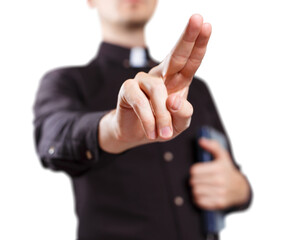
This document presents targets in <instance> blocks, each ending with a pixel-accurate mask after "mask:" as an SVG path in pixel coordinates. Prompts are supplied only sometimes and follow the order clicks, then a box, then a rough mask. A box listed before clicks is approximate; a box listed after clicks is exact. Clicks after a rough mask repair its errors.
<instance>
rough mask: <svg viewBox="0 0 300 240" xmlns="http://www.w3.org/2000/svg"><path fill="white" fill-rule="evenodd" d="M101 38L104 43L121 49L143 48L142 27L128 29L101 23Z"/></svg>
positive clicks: (144, 43) (143, 35) (143, 36)
mask: <svg viewBox="0 0 300 240" xmlns="http://www.w3.org/2000/svg"><path fill="white" fill-rule="evenodd" d="M101 25H102V38H103V40H104V41H105V42H109V43H112V44H116V45H120V46H123V47H129V48H131V47H145V46H146V42H145V34H144V26H139V27H129V26H120V25H112V24H106V23H104V22H102V24H101Z"/></svg>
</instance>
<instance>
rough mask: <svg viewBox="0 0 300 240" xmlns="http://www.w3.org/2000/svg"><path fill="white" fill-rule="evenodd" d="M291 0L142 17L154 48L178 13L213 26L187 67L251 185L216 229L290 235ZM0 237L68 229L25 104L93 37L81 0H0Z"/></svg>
mask: <svg viewBox="0 0 300 240" xmlns="http://www.w3.org/2000/svg"><path fill="white" fill-rule="evenodd" d="M298 6H299V5H298V3H297V1H296V0H285V1H283V0H281V1H278V0H251V1H241V0H227V1H224V0H210V1H204V0H184V1H183V0H172V1H171V0H161V1H160V4H159V6H158V10H157V12H156V14H155V16H154V18H153V20H152V21H151V22H150V24H149V26H148V28H147V36H148V38H147V41H148V43H149V44H148V45H149V47H150V49H151V53H152V55H153V57H154V58H156V59H157V60H162V59H163V58H164V56H165V55H166V54H167V53H168V51H169V50H170V49H171V47H172V46H173V45H174V43H175V42H176V40H177V39H178V37H179V35H180V33H181V31H182V29H183V28H184V26H185V24H186V22H187V20H188V17H189V16H190V15H191V14H192V13H201V14H202V15H203V16H204V18H205V20H207V21H208V22H210V23H211V24H212V26H213V35H212V38H211V41H210V44H209V48H208V51H207V55H206V57H205V60H204V62H203V64H202V66H201V68H200V69H199V71H198V73H197V75H198V76H201V77H202V78H204V79H205V80H206V82H207V83H208V85H209V86H210V89H211V91H212V92H213V95H214V98H215V100H216V103H217V105H218V108H219V111H220V114H221V116H222V118H223V121H224V123H225V126H226V128H227V131H228V132H229V135H230V137H231V141H232V144H233V147H234V152H235V156H236V159H237V160H238V162H239V163H240V164H241V165H242V168H243V170H244V172H245V174H246V175H247V176H248V177H249V179H250V181H251V183H252V186H253V189H254V202H253V205H252V207H251V208H250V210H248V211H246V212H243V213H239V214H233V215H230V216H228V217H227V228H226V229H225V230H224V231H223V232H222V239H223V240H234V239H244V240H248V239H249V240H253V239H300V233H299V231H298V227H299V218H298V215H299V212H300V207H299V203H300V194H299V191H300V190H299V189H300V187H299V185H300V174H299V167H300V164H299V160H300V159H299V149H300V148H299V135H300V127H299V122H300V117H299V103H300V94H299V93H298V92H299V86H300V85H299V83H298V82H299V81H300V67H299V57H300V47H299V43H300V34H299V29H300V27H299V25H300V14H299V7H298ZM0 27H1V28H0V98H1V99H0V107H1V108H0V109H1V117H0V121H1V124H0V141H1V142H0V149H1V153H0V156H1V165H0V169H1V172H0V226H1V227H0V239H5V240H6V239H34V240H36V239H38V240H40V239H43V240H47V239H49V240H53V239H75V230H76V218H75V215H74V203H73V196H72V191H71V185H70V181H69V179H68V178H67V177H66V176H65V175H64V174H62V173H56V174H54V173H53V172H51V171H47V170H44V169H42V167H41V166H40V163H39V160H38V158H37V156H36V154H35V151H34V145H33V127H32V120H33V114H32V105H33V101H34V97H35V93H36V90H37V87H38V83H39V80H40V78H41V77H42V75H43V74H44V73H45V72H46V71H48V70H50V69H53V68H55V67H59V66H66V65H81V64H85V63H87V62H88V61H89V60H90V59H91V58H92V57H93V56H94V55H95V53H96V50H97V48H98V44H99V42H100V39H101V33H100V27H99V23H98V18H97V14H96V12H95V11H93V10H90V9H89V8H88V7H87V5H86V2H85V0H51V1H38V0H24V1H21V0H15V1H1V3H0Z"/></svg>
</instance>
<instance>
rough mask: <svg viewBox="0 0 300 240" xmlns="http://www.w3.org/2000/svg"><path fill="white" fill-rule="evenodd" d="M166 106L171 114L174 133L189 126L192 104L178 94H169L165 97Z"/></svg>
mask: <svg viewBox="0 0 300 240" xmlns="http://www.w3.org/2000/svg"><path fill="white" fill-rule="evenodd" d="M167 108H168V110H169V111H170V113H171V116H172V124H173V129H174V134H175V135H178V134H180V133H181V132H183V131H184V130H186V129H187V128H188V127H189V126H190V123H191V118H192V115H193V106H192V105H191V104H190V102H189V101H187V100H186V99H185V98H184V97H181V96H180V95H179V94H171V95H170V96H169V97H168V99H167Z"/></svg>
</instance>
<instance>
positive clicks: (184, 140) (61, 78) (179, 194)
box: [34, 43, 249, 240]
mask: <svg viewBox="0 0 300 240" xmlns="http://www.w3.org/2000/svg"><path fill="white" fill-rule="evenodd" d="M129 54H130V49H127V48H123V47H119V46H116V45H112V44H108V43H102V44H101V47H100V50H99V52H98V54H97V56H96V57H95V59H94V60H92V61H91V62H90V63H89V64H88V65H86V66H82V67H70V68H61V69H57V70H54V71H51V72H49V73H47V74H46V75H45V76H44V77H43V79H42V81H41V84H40V87H39V90H38V93H37V97H36V102H35V106H34V112H35V121H34V125H35V141H36V148H37V152H38V155H39V157H40V159H41V161H42V163H43V165H44V166H45V167H48V168H51V169H53V170H61V171H65V172H66V173H67V174H69V175H70V177H71V179H72V183H73V188H74V195H75V203H76V213H77V216H78V222H79V224H78V239H79V240H94V239H97V240H98V239H99V240H100V239H104V240H122V239H124V240H125V239H126V240H129V239H130V240H134V239H136V240H138V239H139V240H147V239H149V240H150V239H151V240H153V239H155V240H165V239H170V240H171V239H172V240H176V239H178V240H179V239H180V240H194V239H197V240H201V239H203V231H202V223H201V210H200V209H199V208H197V207H196V206H195V205H194V204H193V202H192V198H191V189H190V186H189V184H188V179H189V169H190V167H191V165H192V164H193V163H194V162H195V153H194V146H195V136H196V131H197V129H199V127H200V126H202V125H209V126H212V127H214V128H215V129H217V130H219V131H221V132H223V133H225V131H224V128H223V126H222V123H221V120H220V118H219V115H218V113H217V110H216V107H215V104H214V102H213V99H212V97H211V94H210V93H209V90H208V88H207V86H206V85H205V84H204V82H203V81H201V80H199V79H194V80H193V82H192V84H191V86H190V92H189V97H188V99H189V101H190V102H191V104H192V105H193V107H194V114H193V117H192V122H191V125H190V127H189V128H188V129H187V130H186V131H184V132H183V133H181V134H180V135H179V136H178V137H176V138H175V139H173V140H171V141H168V142H164V143H152V144H147V145H143V146H139V147H135V148H133V149H130V150H127V151H125V152H124V153H121V154H109V153H107V152H105V151H102V150H101V149H100V147H99V144H98V137H97V132H98V125H99V121H100V119H101V117H103V115H104V114H106V113H107V111H110V110H111V109H114V108H115V107H116V103H117V96H118V92H119V89H120V87H121V85H122V83H123V82H124V81H125V80H126V79H130V78H134V76H135V75H136V74H137V73H138V72H140V71H144V72H148V71H149V70H150V68H151V67H153V66H154V65H155V64H156V63H155V62H154V61H152V60H151V58H150V57H149V53H148V51H147V50H146V60H147V61H146V66H145V67H131V66H130V62H129ZM225 135H226V133H225ZM248 205H249V202H248V203H247V204H245V205H243V206H239V207H236V208H232V209H229V210H227V211H232V210H238V209H245V208H247V207H248Z"/></svg>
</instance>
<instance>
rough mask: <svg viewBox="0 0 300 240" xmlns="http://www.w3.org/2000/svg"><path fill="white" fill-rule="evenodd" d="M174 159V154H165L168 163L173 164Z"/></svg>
mask: <svg viewBox="0 0 300 240" xmlns="http://www.w3.org/2000/svg"><path fill="white" fill-rule="evenodd" d="M173 158H174V155H173V153H171V152H165V153H164V159H165V161H166V162H171V161H172V160H173Z"/></svg>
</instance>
